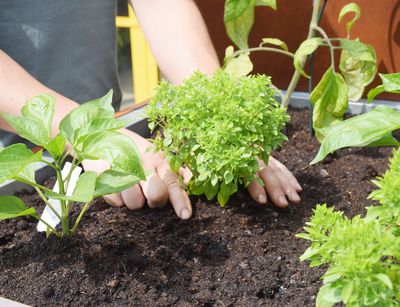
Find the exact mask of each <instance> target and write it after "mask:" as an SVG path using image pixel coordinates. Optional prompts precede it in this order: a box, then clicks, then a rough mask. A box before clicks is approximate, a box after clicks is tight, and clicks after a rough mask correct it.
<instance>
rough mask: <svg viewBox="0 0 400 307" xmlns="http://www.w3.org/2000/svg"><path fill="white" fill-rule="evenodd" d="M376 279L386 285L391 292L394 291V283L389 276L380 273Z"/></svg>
mask: <svg viewBox="0 0 400 307" xmlns="http://www.w3.org/2000/svg"><path fill="white" fill-rule="evenodd" d="M375 277H376V278H377V279H379V280H380V281H381V282H382V283H384V284H385V286H387V287H388V288H389V289H391V290H392V289H393V283H392V281H391V279H390V277H389V276H387V275H386V274H382V273H379V274H376V275H375Z"/></svg>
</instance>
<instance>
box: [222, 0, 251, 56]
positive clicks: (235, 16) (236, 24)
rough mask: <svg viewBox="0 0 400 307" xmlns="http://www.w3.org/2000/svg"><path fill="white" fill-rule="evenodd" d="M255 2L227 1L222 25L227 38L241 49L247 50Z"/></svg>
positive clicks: (249, 0)
mask: <svg viewBox="0 0 400 307" xmlns="http://www.w3.org/2000/svg"><path fill="white" fill-rule="evenodd" d="M254 6H255V0H227V1H226V2H225V11H224V23H225V28H226V32H227V34H228V36H229V38H230V39H231V40H232V41H233V42H234V43H235V44H236V45H237V46H238V47H239V48H241V49H244V48H248V43H247V40H248V36H249V33H250V30H251V28H252V27H253V23H254Z"/></svg>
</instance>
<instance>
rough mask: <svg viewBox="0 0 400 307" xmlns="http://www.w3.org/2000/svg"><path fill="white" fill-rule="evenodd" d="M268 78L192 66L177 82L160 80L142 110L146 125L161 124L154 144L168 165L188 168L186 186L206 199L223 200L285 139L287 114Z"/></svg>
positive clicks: (245, 182) (176, 169) (223, 202)
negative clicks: (204, 70) (193, 70)
mask: <svg viewBox="0 0 400 307" xmlns="http://www.w3.org/2000/svg"><path fill="white" fill-rule="evenodd" d="M270 84H271V83H270V79H269V78H268V77H266V76H263V75H260V76H252V77H235V76H232V75H230V74H228V73H227V72H224V71H218V72H216V73H215V75H214V76H213V77H208V76H206V75H205V74H202V73H200V72H196V73H194V74H193V76H192V77H190V78H189V79H187V80H185V81H184V83H183V84H182V85H181V86H173V85H171V84H169V83H168V82H166V81H162V82H161V84H160V85H159V87H158V89H157V91H156V95H155V97H154V99H153V100H152V102H151V103H150V104H149V106H148V108H147V111H146V113H147V114H146V115H147V117H148V119H149V127H150V128H151V129H152V130H153V129H154V128H155V127H157V126H159V127H161V129H162V132H163V138H162V137H161V135H160V134H158V135H157V137H156V138H155V140H154V144H155V148H156V150H162V151H163V153H164V154H165V156H166V158H167V159H168V160H169V161H170V165H171V168H172V170H173V171H176V172H177V171H178V170H179V168H180V167H181V166H186V167H188V168H189V169H190V170H191V171H192V174H193V177H192V179H191V181H190V183H189V192H191V193H192V194H196V195H199V194H205V195H206V196H207V198H208V199H212V198H213V197H214V196H215V195H218V196H217V198H218V202H219V203H220V205H221V206H223V205H225V204H226V202H227V201H228V199H229V197H230V195H232V194H233V193H235V192H236V190H237V188H238V185H239V184H243V185H244V186H247V185H248V184H249V183H250V182H251V181H252V180H253V179H256V180H257V178H258V177H256V175H255V174H256V173H257V171H258V169H259V162H258V158H260V159H262V160H263V161H264V162H265V163H268V158H269V154H270V152H271V151H272V150H273V149H274V148H276V147H277V146H278V145H279V144H281V143H282V141H283V140H285V139H286V137H285V136H284V134H282V132H281V130H282V128H283V127H284V124H285V121H287V120H288V116H287V115H286V112H285V108H283V107H282V106H281V105H280V104H279V102H277V101H276V100H275V99H274V95H275V90H273V89H272V88H271V87H270ZM258 181H259V182H260V184H262V181H261V180H260V179H259V178H258Z"/></svg>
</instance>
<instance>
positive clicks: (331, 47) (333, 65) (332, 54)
mask: <svg viewBox="0 0 400 307" xmlns="http://www.w3.org/2000/svg"><path fill="white" fill-rule="evenodd" d="M313 29H314V30H316V31H318V32H319V33H320V34H321V35H322V37H323V38H324V41H325V42H326V43H327V44H328V46H329V51H330V53H331V67H332V68H333V71H335V55H334V52H333V50H334V47H333V45H332V42H331V41H330V39H329V37H328V35H327V34H326V32H325V31H324V30H323V29H322V28H321V27H319V26H317V25H315V26H313Z"/></svg>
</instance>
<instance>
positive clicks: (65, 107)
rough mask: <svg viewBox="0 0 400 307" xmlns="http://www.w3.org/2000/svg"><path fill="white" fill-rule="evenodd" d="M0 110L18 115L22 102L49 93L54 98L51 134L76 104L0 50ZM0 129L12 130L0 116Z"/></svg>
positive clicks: (56, 130)
mask: <svg viewBox="0 0 400 307" xmlns="http://www.w3.org/2000/svg"><path fill="white" fill-rule="evenodd" d="M0 88H1V90H0V111H1V112H4V113H8V114H12V115H20V110H21V108H22V106H23V105H24V103H25V102H26V101H27V100H28V99H30V98H32V97H33V96H36V95H39V94H44V93H45V94H51V95H52V96H54V97H55V99H56V111H55V115H54V121H53V127H52V134H53V135H55V134H56V133H57V132H58V124H59V123H60V121H61V119H62V118H63V117H64V116H65V115H66V114H68V113H69V112H70V111H71V110H72V109H74V108H76V107H77V106H78V104H77V103H76V102H74V101H72V100H70V99H68V98H66V97H64V96H62V95H60V94H58V93H57V92H55V91H53V90H51V89H49V88H48V87H46V86H44V85H43V84H41V83H40V82H39V81H37V80H36V79H35V78H33V77H32V76H31V75H30V74H29V73H28V72H27V71H26V70H25V69H23V68H22V67H21V66H20V65H19V64H18V63H16V62H15V61H14V60H13V59H12V58H10V57H9V56H8V55H7V54H6V53H5V52H3V51H2V50H0ZM0 129H3V130H7V131H13V130H12V128H11V127H10V126H9V125H8V124H7V123H6V122H5V121H4V120H3V119H2V118H0Z"/></svg>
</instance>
